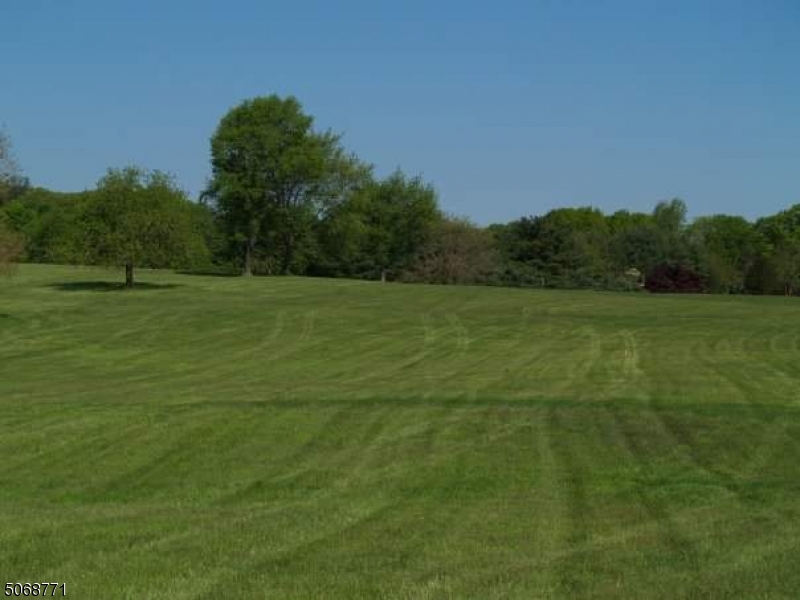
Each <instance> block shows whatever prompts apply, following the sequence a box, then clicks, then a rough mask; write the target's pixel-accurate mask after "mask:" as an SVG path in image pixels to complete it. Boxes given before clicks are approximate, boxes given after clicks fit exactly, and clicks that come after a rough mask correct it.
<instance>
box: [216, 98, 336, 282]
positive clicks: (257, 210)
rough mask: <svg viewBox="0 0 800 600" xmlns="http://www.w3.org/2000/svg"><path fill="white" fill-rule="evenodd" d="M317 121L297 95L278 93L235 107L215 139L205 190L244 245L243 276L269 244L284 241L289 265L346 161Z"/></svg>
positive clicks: (284, 262) (282, 245)
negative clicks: (209, 177) (209, 180)
mask: <svg viewBox="0 0 800 600" xmlns="http://www.w3.org/2000/svg"><path fill="white" fill-rule="evenodd" d="M313 123H314V121H313V118H312V117H311V116H309V115H307V114H305V113H304V112H303V109H302V106H301V105H300V103H299V102H298V101H297V99H296V98H294V97H288V98H280V97H278V96H275V95H272V96H268V97H260V98H255V99H252V100H247V101H245V102H243V103H241V104H240V105H239V106H237V107H235V108H233V109H232V110H231V111H230V112H228V114H226V115H225V116H224V117H223V118H222V120H221V121H220V124H219V126H218V127H217V130H216V132H215V133H214V136H213V137H212V139H211V167H212V173H213V176H212V180H211V183H210V185H209V188H208V192H207V195H208V197H209V198H211V199H212V200H213V201H214V205H215V208H216V210H217V212H218V215H219V216H220V218H221V220H222V222H223V223H225V225H226V227H227V229H228V231H229V233H230V234H231V236H232V238H233V240H234V241H235V242H236V243H237V244H238V245H239V246H240V247H241V248H242V249H243V252H242V254H243V259H244V274H245V275H251V274H252V273H253V269H254V264H255V260H256V251H257V248H258V246H259V244H260V243H261V244H262V245H263V243H264V242H270V243H271V244H272V245H273V246H279V247H280V254H281V256H280V263H281V269H282V270H283V271H284V272H288V271H289V270H290V269H291V266H292V264H293V261H294V259H295V254H296V252H297V249H298V246H300V245H301V244H302V242H303V238H305V237H307V235H308V232H309V231H310V229H311V225H312V223H313V220H314V216H315V215H316V214H318V213H319V212H320V211H321V210H323V208H324V205H325V202H326V201H327V200H328V199H329V195H330V193H331V191H332V188H333V187H335V186H334V183H333V182H335V180H336V174H337V169H339V168H340V167H341V166H342V165H343V164H345V163H347V161H346V160H345V157H344V155H343V152H342V150H341V148H340V146H339V136H338V135H335V134H333V133H331V132H329V131H326V132H317V131H315V130H314V128H313Z"/></svg>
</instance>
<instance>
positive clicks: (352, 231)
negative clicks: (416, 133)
mask: <svg viewBox="0 0 800 600" xmlns="http://www.w3.org/2000/svg"><path fill="white" fill-rule="evenodd" d="M441 219H442V215H441V213H440V211H439V206H438V201H437V196H436V191H435V190H434V189H433V187H432V186H431V185H429V184H427V183H425V182H424V181H423V180H422V179H421V178H419V177H408V176H406V175H405V174H404V173H402V172H401V171H399V170H398V171H395V172H394V173H392V174H391V175H390V176H389V177H387V178H386V179H383V180H381V181H372V182H370V183H367V184H366V185H363V186H362V187H360V188H359V189H358V190H356V191H355V193H353V194H351V195H350V196H349V197H348V198H347V199H346V201H344V202H342V203H340V204H338V205H337V206H335V207H334V208H333V209H332V210H331V211H329V212H328V213H327V214H326V215H325V220H324V222H323V224H322V227H321V230H322V231H321V234H320V238H321V243H322V245H323V254H324V256H325V257H326V259H325V260H326V261H327V264H328V266H329V268H330V271H329V273H328V274H333V275H347V276H357V277H366V278H369V279H375V278H382V279H385V278H387V277H390V278H398V277H401V276H402V275H403V273H404V272H405V271H406V270H407V269H409V268H410V267H411V265H412V263H413V262H414V260H415V259H416V258H417V256H418V254H419V252H420V251H421V250H422V248H423V246H424V244H425V243H426V242H428V241H429V239H430V238H431V236H432V235H433V233H434V228H435V226H436V225H437V224H438V223H439V222H440V220H441Z"/></svg>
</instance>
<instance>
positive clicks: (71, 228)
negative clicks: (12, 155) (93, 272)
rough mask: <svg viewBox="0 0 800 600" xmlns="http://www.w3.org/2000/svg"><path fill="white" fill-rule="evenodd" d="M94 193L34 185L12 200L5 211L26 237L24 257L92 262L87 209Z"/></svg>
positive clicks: (70, 262)
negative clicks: (88, 240) (87, 235)
mask: <svg viewBox="0 0 800 600" xmlns="http://www.w3.org/2000/svg"><path fill="white" fill-rule="evenodd" d="M92 194H93V192H80V193H60V192H52V191H49V190H46V189H42V188H33V189H30V190H28V191H27V192H25V193H24V194H22V195H21V196H19V197H18V198H16V199H15V200H12V201H11V202H9V203H8V204H7V205H6V207H5V214H6V216H7V219H8V221H9V223H10V224H11V226H12V227H13V229H14V230H15V231H17V232H18V233H19V234H21V235H22V236H23V238H24V239H25V242H26V243H25V254H24V259H25V260H26V261H28V262H44V263H56V264H59V263H60V264H85V263H90V262H91V260H90V257H89V254H88V248H87V237H86V227H85V221H84V211H85V209H86V206H87V205H88V203H89V201H90V200H91V197H92Z"/></svg>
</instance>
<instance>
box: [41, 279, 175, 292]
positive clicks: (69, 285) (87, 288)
mask: <svg viewBox="0 0 800 600" xmlns="http://www.w3.org/2000/svg"><path fill="white" fill-rule="evenodd" d="M46 287H49V288H53V289H56V290H60V291H62V292H144V291H147V290H168V289H172V288H177V287H181V286H180V285H178V284H175V283H147V282H144V281H142V282H138V283H136V285H135V286H134V287H133V289H129V288H126V287H125V284H124V283H123V282H117V281H65V282H62V283H50V284H48V285H47V286H46Z"/></svg>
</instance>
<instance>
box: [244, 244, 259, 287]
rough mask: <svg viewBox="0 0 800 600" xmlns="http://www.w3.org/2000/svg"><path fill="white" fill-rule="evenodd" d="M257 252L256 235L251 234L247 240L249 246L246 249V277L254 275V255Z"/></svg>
mask: <svg viewBox="0 0 800 600" xmlns="http://www.w3.org/2000/svg"><path fill="white" fill-rule="evenodd" d="M255 250H256V234H255V233H251V234H250V237H249V238H247V245H246V246H245V249H244V275H245V276H246V277H249V276H250V275H252V274H253V255H254V254H255Z"/></svg>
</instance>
